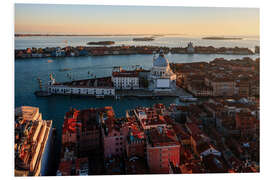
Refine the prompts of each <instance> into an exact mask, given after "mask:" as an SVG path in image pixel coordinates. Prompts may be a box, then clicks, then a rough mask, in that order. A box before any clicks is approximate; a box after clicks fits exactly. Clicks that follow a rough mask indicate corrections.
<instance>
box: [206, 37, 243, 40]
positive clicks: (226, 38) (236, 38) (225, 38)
mask: <svg viewBox="0 0 270 180" xmlns="http://www.w3.org/2000/svg"><path fill="white" fill-rule="evenodd" d="M202 39H210V40H242V39H243V38H239V37H235V38H234V37H203V38H202Z"/></svg>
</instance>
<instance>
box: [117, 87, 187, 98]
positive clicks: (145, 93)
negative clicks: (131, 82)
mask: <svg viewBox="0 0 270 180" xmlns="http://www.w3.org/2000/svg"><path fill="white" fill-rule="evenodd" d="M115 93H116V96H118V97H138V98H161V97H192V95H191V94H190V93H188V92H187V91H185V90H184V89H182V88H180V87H177V89H176V90H174V91H171V92H153V91H149V90H143V89H140V90H132V91H131V90H116V92H115Z"/></svg>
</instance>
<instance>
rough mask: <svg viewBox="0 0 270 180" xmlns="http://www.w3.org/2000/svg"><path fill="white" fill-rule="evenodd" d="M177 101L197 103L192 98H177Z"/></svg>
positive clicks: (195, 99)
mask: <svg viewBox="0 0 270 180" xmlns="http://www.w3.org/2000/svg"><path fill="white" fill-rule="evenodd" d="M179 100H180V101H182V102H196V101H198V99H197V98H193V97H179Z"/></svg>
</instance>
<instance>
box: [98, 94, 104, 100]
mask: <svg viewBox="0 0 270 180" xmlns="http://www.w3.org/2000/svg"><path fill="white" fill-rule="evenodd" d="M96 99H104V95H99V94H97V95H96Z"/></svg>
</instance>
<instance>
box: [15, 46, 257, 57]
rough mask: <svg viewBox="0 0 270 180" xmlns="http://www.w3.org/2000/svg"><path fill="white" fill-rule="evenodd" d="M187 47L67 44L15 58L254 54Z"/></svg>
mask: <svg viewBox="0 0 270 180" xmlns="http://www.w3.org/2000/svg"><path fill="white" fill-rule="evenodd" d="M192 48H193V50H192V51H190V49H189V47H172V48H170V47H161V46H77V47H72V46H67V47H64V48H60V47H51V48H49V47H46V48H34V47H33V48H26V49H15V50H14V51H15V59H27V58H43V57H80V56H109V55H136V54H156V53H157V52H159V51H160V50H161V49H163V51H164V53H165V54H168V53H171V54H225V55H254V54H259V53H257V52H256V51H255V52H253V51H252V50H251V49H249V48H243V47H230V48H226V47H220V48H215V47H213V46H195V47H192Z"/></svg>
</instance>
